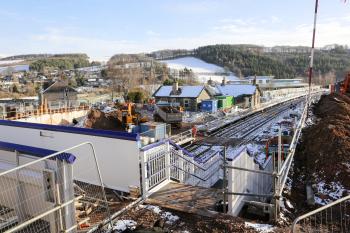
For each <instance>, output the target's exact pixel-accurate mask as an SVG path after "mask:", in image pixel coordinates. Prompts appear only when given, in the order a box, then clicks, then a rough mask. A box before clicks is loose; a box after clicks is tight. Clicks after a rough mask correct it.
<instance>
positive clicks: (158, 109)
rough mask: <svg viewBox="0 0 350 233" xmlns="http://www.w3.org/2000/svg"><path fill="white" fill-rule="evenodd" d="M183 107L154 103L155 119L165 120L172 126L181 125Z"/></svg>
mask: <svg viewBox="0 0 350 233" xmlns="http://www.w3.org/2000/svg"><path fill="white" fill-rule="evenodd" d="M182 115H183V108H182V107H181V106H180V105H175V104H169V103H158V104H157V105H155V112H154V119H155V121H160V122H165V123H168V124H171V125H172V126H181V123H182Z"/></svg>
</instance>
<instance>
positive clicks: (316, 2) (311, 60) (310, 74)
mask: <svg viewBox="0 0 350 233" xmlns="http://www.w3.org/2000/svg"><path fill="white" fill-rule="evenodd" d="M317 9H318V0H315V12H314V28H313V31H312V45H311V56H310V66H309V94H308V99H307V105H308V107H307V108H308V111H307V114H308V112H309V108H310V100H311V79H312V73H313V65H314V53H315V37H316V22H317Z"/></svg>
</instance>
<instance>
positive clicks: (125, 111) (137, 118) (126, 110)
mask: <svg viewBox="0 0 350 233" xmlns="http://www.w3.org/2000/svg"><path fill="white" fill-rule="evenodd" d="M118 119H119V121H120V122H122V123H123V124H124V125H128V124H135V125H138V124H139V123H144V122H147V121H148V120H147V118H146V117H141V114H140V113H138V112H136V111H135V104H134V103H125V104H123V105H121V106H119V108H118Z"/></svg>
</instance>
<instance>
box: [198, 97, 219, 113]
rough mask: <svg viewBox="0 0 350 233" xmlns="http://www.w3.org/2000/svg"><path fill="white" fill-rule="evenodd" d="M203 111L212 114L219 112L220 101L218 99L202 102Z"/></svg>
mask: <svg viewBox="0 0 350 233" xmlns="http://www.w3.org/2000/svg"><path fill="white" fill-rule="evenodd" d="M201 110H202V112H210V113H213V112H216V111H217V110H218V100H216V99H208V100H202V103H201Z"/></svg>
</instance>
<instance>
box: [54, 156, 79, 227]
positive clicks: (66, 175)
mask: <svg viewBox="0 0 350 233" xmlns="http://www.w3.org/2000/svg"><path fill="white" fill-rule="evenodd" d="M57 167H58V170H57V182H58V191H59V197H60V201H61V203H66V202H68V201H71V200H73V199H74V186H73V168H72V165H71V164H68V163H67V162H66V161H64V160H60V159H57ZM61 211H62V223H63V229H64V230H67V229H71V228H72V227H73V226H74V225H75V224H76V219H75V206H74V202H72V203H71V204H69V205H67V206H65V207H64V208H63V210H61ZM71 232H76V229H75V228H74V230H71Z"/></svg>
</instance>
